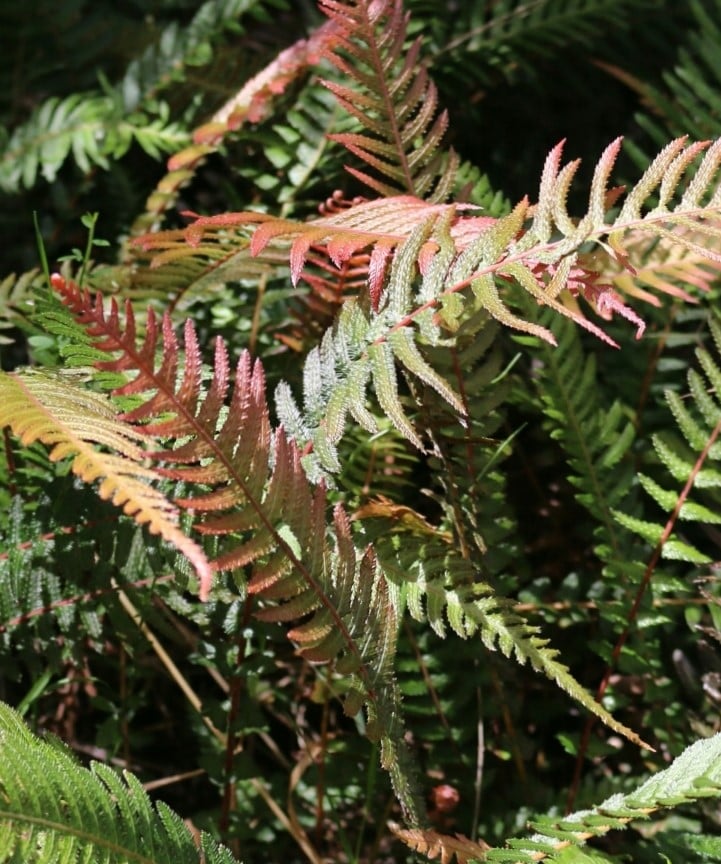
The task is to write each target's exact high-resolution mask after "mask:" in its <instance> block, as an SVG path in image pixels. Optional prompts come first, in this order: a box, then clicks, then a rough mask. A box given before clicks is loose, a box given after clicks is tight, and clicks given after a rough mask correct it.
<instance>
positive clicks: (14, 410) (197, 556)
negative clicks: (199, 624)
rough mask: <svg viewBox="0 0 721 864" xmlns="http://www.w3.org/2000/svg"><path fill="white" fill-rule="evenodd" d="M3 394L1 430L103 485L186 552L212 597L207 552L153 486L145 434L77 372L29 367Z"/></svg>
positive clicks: (5, 382)
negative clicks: (43, 449) (82, 382)
mask: <svg viewBox="0 0 721 864" xmlns="http://www.w3.org/2000/svg"><path fill="white" fill-rule="evenodd" d="M0 394H1V395H2V398H1V399H0V426H3V427H4V426H7V427H9V428H10V429H11V430H12V432H13V433H14V434H15V435H16V436H17V437H18V438H19V439H20V441H21V442H22V443H23V444H24V445H25V446H28V445H29V444H32V443H33V442H35V441H40V442H42V443H43V444H45V445H47V446H48V447H50V448H51V450H50V458H51V459H52V460H53V461H59V460H61V459H66V458H70V459H72V463H71V468H72V471H73V473H74V474H76V475H77V476H78V477H80V478H81V479H82V480H83V481H85V482H86V483H94V482H96V481H99V483H100V485H99V486H98V494H99V495H100V497H101V498H103V499H106V500H110V501H112V502H113V504H115V506H116V507H121V508H122V509H123V512H124V513H126V514H127V515H128V516H132V518H133V519H135V520H136V522H138V523H139V524H141V525H146V526H147V527H148V529H149V530H150V531H151V532H152V533H154V534H159V535H160V536H161V537H162V538H163V539H164V540H166V541H167V542H169V543H172V544H173V545H174V546H175V547H176V548H177V549H178V550H179V551H181V552H182V553H183V554H184V555H185V556H186V557H187V558H188V560H189V561H191V563H192V564H193V566H194V567H195V568H196V570H197V572H198V576H199V578H200V580H201V584H203V585H204V586H206V587H205V591H206V592H207V586H208V585H209V583H210V580H211V578H212V574H211V570H210V566H209V564H208V562H207V560H206V557H205V555H204V553H203V551H202V550H201V548H200V547H199V546H198V545H197V543H195V542H194V541H193V540H191V539H190V538H189V537H187V535H186V534H185V533H184V532H183V531H182V529H181V528H180V525H179V519H178V510H177V507H175V506H173V505H172V504H171V503H170V501H168V499H167V498H166V497H165V495H163V493H162V492H160V491H159V490H158V489H156V488H155V487H154V486H153V485H152V482H153V481H156V482H157V481H158V480H159V479H160V477H159V475H158V473H157V472H156V471H154V470H153V469H151V468H149V467H147V465H146V462H145V460H146V458H147V456H148V453H147V451H146V450H145V449H143V447H141V446H140V444H139V441H141V440H142V439H143V435H142V434H141V433H140V432H139V431H138V430H137V429H136V428H134V427H133V426H132V425H130V424H128V423H126V422H124V421H123V420H122V418H119V417H118V416H117V412H116V410H115V408H114V406H113V405H112V403H111V402H110V400H109V399H108V398H107V397H105V396H103V395H101V394H99V393H93V392H92V391H91V390H89V389H88V388H87V387H83V386H81V385H79V384H78V383H77V381H75V380H73V376H72V375H70V376H69V375H63V374H62V373H53V372H50V371H41V370H31V369H28V370H25V371H20V372H16V373H6V372H0ZM98 446H100V447H103V448H105V450H99V449H97V447H98ZM106 451H109V452H106Z"/></svg>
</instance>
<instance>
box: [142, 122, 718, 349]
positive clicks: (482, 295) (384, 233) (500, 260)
mask: <svg viewBox="0 0 721 864" xmlns="http://www.w3.org/2000/svg"><path fill="white" fill-rule="evenodd" d="M620 146H621V139H616V140H615V141H614V142H613V143H612V144H610V145H609V146H608V147H607V148H606V150H605V152H604V154H603V155H602V157H601V159H600V160H599V162H598V164H597V166H596V170H595V172H594V177H593V181H592V183H591V189H590V195H589V205H588V210H587V212H586V214H585V215H584V216H583V217H582V218H580V219H574V218H572V217H571V215H570V214H569V212H568V210H567V205H566V198H567V195H568V190H569V187H570V185H571V182H572V179H573V176H574V174H575V172H576V171H577V169H578V162H570V163H568V164H567V165H565V166H563V167H562V165H561V152H562V144H559V145H558V146H557V147H555V148H554V149H553V150H552V151H551V153H550V154H549V156H548V158H547V160H546V164H545V167H544V170H543V175H542V178H541V183H540V189H539V196H538V202H537V203H536V205H534V207H533V208H531V207H530V205H529V204H528V202H526V201H522V202H520V204H518V205H517V207H516V208H515V209H514V210H513V212H512V213H510V214H509V215H508V216H505V217H503V218H500V219H490V218H487V217H486V218H484V217H478V216H466V215H462V213H460V212H459V208H458V206H456V207H454V206H453V205H439V204H435V205H434V204H428V203H426V202H423V201H420V200H418V199H416V198H414V197H412V196H401V197H398V198H386V199H381V200H377V201H370V202H364V203H360V204H357V205H356V206H353V207H351V208H349V209H347V210H344V211H342V212H340V213H336V214H334V215H333V216H330V217H322V218H320V219H313V220H309V221H308V222H298V221H293V220H289V219H278V218H274V217H273V216H269V215H267V214H261V213H254V212H250V211H248V212H244V213H235V214H232V213H229V214H224V215H222V216H210V217H201V218H198V219H197V220H196V221H195V222H194V223H193V224H191V225H190V226H189V227H188V228H187V229H186V238H187V240H188V242H189V243H190V244H191V245H193V244H199V243H201V242H202V240H203V237H204V235H205V232H206V231H210V232H211V234H212V233H214V232H217V231H219V230H228V229H241V228H245V229H248V228H250V227H252V226H254V225H257V227H256V228H255V231H254V233H253V236H252V239H251V244H250V250H251V252H252V253H253V254H260V253H261V252H263V253H264V254H265V250H266V247H268V245H269V244H270V243H272V244H273V245H274V246H278V245H279V246H287V243H288V242H290V250H289V252H288V253H287V254H288V259H289V263H290V271H291V277H292V279H293V281H294V282H297V281H298V280H299V279H300V278H301V275H302V273H303V267H304V266H305V262H306V260H307V256H308V253H309V250H310V248H311V246H312V247H313V248H314V249H318V248H319V247H322V248H325V250H326V254H327V255H328V258H329V259H330V260H331V261H332V262H333V263H335V264H336V265H340V264H342V263H343V262H344V261H347V260H348V259H349V258H350V257H351V256H352V255H355V254H356V253H358V252H359V251H361V250H368V251H369V252H370V265H369V278H368V291H369V295H370V299H371V304H372V307H373V310H374V311H379V310H380V308H381V306H382V305H389V306H395V307H396V308H397V307H398V305H399V303H401V302H402V303H403V304H404V310H405V315H404V318H403V320H404V322H405V323H404V325H403V326H405V327H409V326H411V325H412V324H413V323H414V322H415V320H416V319H417V318H428V317H429V315H430V317H433V315H435V314H438V316H439V318H440V320H441V321H442V322H443V323H444V324H445V325H446V326H447V327H450V328H451V329H453V328H455V327H457V326H458V323H459V321H460V320H462V318H464V317H468V316H469V315H472V314H475V313H476V312H477V311H478V309H479V308H482V309H485V310H487V311H488V313H489V314H490V315H491V316H493V317H494V318H496V319H497V320H498V321H500V322H501V323H503V324H505V325H506V326H509V327H512V328H514V329H518V330H521V331H524V332H527V333H531V334H534V335H537V336H540V337H541V338H544V339H547V340H548V341H549V342H551V343H555V339H554V337H553V335H552V334H551V333H550V331H549V330H548V329H547V328H544V327H540V326H538V325H536V324H534V323H533V322H530V321H528V320H525V319H523V318H520V317H519V316H517V315H515V314H514V313H513V312H512V311H511V309H510V307H509V306H508V304H507V303H506V302H505V301H504V296H503V291H502V288H501V287H499V285H502V284H503V283H504V282H506V283H508V282H510V283H514V284H516V285H519V286H520V287H521V289H522V290H523V291H525V292H526V293H528V294H529V295H530V296H532V297H533V298H534V299H535V300H536V302H537V303H539V304H540V305H542V306H544V305H545V306H549V307H550V308H552V309H554V310H555V311H556V312H558V313H559V314H561V315H564V316H566V317H568V318H571V319H572V320H573V321H575V322H576V323H577V324H579V325H580V326H582V327H584V328H585V329H587V330H589V331H590V332H592V333H594V334H595V335H596V336H598V337H599V338H600V339H602V340H604V341H606V342H608V343H609V344H612V345H615V343H614V342H613V341H612V340H611V339H610V338H609V337H608V336H607V335H606V334H605V333H604V331H603V330H602V329H601V328H600V327H598V326H597V325H596V324H594V323H593V322H592V321H590V320H588V319H587V318H586V317H584V316H583V315H582V314H581V313H580V312H579V311H578V310H577V309H576V308H575V302H574V301H575V298H577V297H582V298H584V299H585V300H586V301H588V302H589V303H590V304H591V306H592V307H593V308H595V309H596V310H597V312H598V313H599V314H600V315H601V316H602V317H605V318H608V317H610V316H611V315H613V314H618V315H621V316H622V317H624V318H626V319H628V320H629V321H631V322H632V323H633V324H635V325H636V327H637V332H638V335H639V336H640V335H641V333H642V332H643V329H644V323H643V321H642V320H641V319H640V318H639V317H638V315H637V314H636V313H635V312H634V311H633V310H632V309H630V308H629V307H628V306H626V305H625V304H624V303H623V302H622V300H621V298H620V296H619V295H618V294H617V293H616V292H615V291H614V290H613V289H612V288H611V287H610V286H609V285H608V284H606V283H604V282H603V281H602V280H601V279H600V278H599V270H601V271H602V270H603V267H602V266H601V267H600V266H599V256H601V257H602V256H604V255H606V256H608V257H609V258H610V259H611V260H612V261H613V262H614V263H615V264H617V265H620V266H621V267H622V268H623V269H628V268H629V267H630V266H632V265H631V262H630V261H629V252H630V251H632V249H633V244H634V243H635V242H636V241H637V238H638V237H639V236H640V235H645V236H647V237H648V236H651V237H653V238H655V239H661V240H667V241H668V242H669V243H670V244H673V245H675V246H677V247H679V248H681V249H684V250H686V251H687V252H689V253H690V254H692V255H695V256H698V257H699V258H706V259H710V260H712V261H715V262H717V261H721V250H719V249H718V248H715V247H718V246H719V243H721V186H719V185H718V183H717V182H716V175H717V172H718V167H719V163H720V162H721V139H719V140H718V141H716V142H715V143H714V144H712V145H710V146H709V144H708V142H698V143H694V144H687V143H686V140H685V139H684V138H679V139H677V140H676V141H673V142H672V143H671V144H669V145H668V146H667V147H666V148H664V150H662V151H661V153H659V155H658V156H657V157H656V159H655V160H654V161H653V163H652V164H651V165H650V166H649V168H648V169H647V170H646V172H645V173H644V174H643V176H642V177H641V179H640V181H639V182H638V183H637V184H636V186H634V187H633V188H631V189H630V190H629V191H628V192H627V194H626V197H625V199H624V201H623V203H622V205H621V207H620V209H610V208H609V203H610V202H611V201H612V202H613V203H614V204H616V202H617V198H618V196H617V195H616V194H611V195H609V193H607V185H608V180H609V175H610V171H611V169H612V167H613V164H614V161H615V159H616V156H617V155H618V152H619V149H620ZM704 151H705V152H704ZM701 154H703V158H702V160H701V163H700V164H699V165H698V167H697V168H696V170H695V171H693V172H691V166H692V164H693V163H694V161H696V160H697V159H698V158H700V157H701ZM677 190H680V191H679V192H678V194H677ZM654 196H657V197H654ZM423 226H425V230H426V232H427V236H426V237H425V238H424V240H423V242H422V243H420V244H418V250H417V255H416V261H415V262H414V264H415V265H417V267H418V269H420V271H421V273H422V274H425V273H427V272H429V271H430V270H431V268H432V266H433V262H434V259H435V258H436V257H438V256H440V259H441V260H442V261H443V267H444V270H445V272H444V278H443V279H442V280H437V279H436V280H434V281H433V287H434V288H435V291H434V293H433V294H430V293H429V291H428V288H429V285H428V283H427V284H426V291H425V293H424V295H423V302H421V303H418V302H416V298H411V299H408V282H409V281H410V280H412V279H413V278H414V276H415V272H416V271H415V267H408V266H407V265H406V267H405V268H404V270H405V272H407V275H408V278H407V279H406V281H405V283H404V284H403V285H402V286H401V287H400V288H399V289H398V290H400V297H401V299H400V300H399V299H398V298H397V297H395V296H394V291H393V288H391V287H390V286H389V281H388V280H389V277H388V276H387V275H386V274H388V273H389V272H390V263H391V261H392V260H393V258H394V256H396V255H397V254H398V251H399V249H400V248H402V247H403V244H404V241H406V240H408V239H409V238H410V236H411V235H412V234H413V232H415V231H416V230H418V229H421V230H423ZM178 237H179V235H178V234H173V235H171V236H166V238H164V242H166V243H168V242H175V240H176V239H177V238H178ZM141 242H142V243H145V244H147V245H151V244H153V243H154V242H155V241H153V239H152V235H151V236H150V237H147V238H141ZM589 244H590V245H591V246H592V247H595V248H593V249H591V250H588V251H587V246H588V245H589ZM627 244H630V245H629V246H628V248H627ZM436 266H439V265H438V264H436ZM394 287H395V286H394ZM662 290H665V289H664V288H662ZM399 318H400V316H399ZM396 329H398V328H396ZM393 332H395V330H394V331H393ZM378 338H379V339H384V338H387V337H383V336H382V335H381V334H379V337H378Z"/></svg>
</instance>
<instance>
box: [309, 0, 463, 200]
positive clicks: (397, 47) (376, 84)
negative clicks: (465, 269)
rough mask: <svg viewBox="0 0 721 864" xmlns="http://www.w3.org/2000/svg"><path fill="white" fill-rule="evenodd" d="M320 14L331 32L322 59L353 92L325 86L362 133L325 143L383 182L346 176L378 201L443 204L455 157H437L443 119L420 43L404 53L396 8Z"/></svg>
mask: <svg viewBox="0 0 721 864" xmlns="http://www.w3.org/2000/svg"><path fill="white" fill-rule="evenodd" d="M320 8H321V10H322V11H323V12H325V14H326V15H328V16H329V18H330V19H331V20H332V21H333V22H334V23H335V24H336V27H337V31H336V33H335V34H334V37H333V40H332V42H331V43H330V47H329V48H326V49H325V50H324V52H323V53H324V55H325V56H326V57H327V59H328V60H330V62H331V63H333V64H334V65H335V66H336V67H337V68H338V69H339V70H340V72H342V73H343V74H344V75H345V76H346V78H347V79H348V80H350V81H352V82H353V85H354V86H349V85H347V84H339V83H336V82H334V81H326V82H325V85H326V87H328V89H329V90H331V92H332V93H333V94H334V95H335V97H336V98H337V100H338V102H339V104H340V105H341V106H342V107H343V108H344V109H345V111H347V112H348V113H349V114H350V115H351V116H352V117H354V118H355V119H356V120H357V121H358V122H359V123H360V124H361V126H362V127H364V129H366V130H367V131H366V132H365V133H357V132H343V133H335V134H333V135H331V138H332V140H334V141H337V142H338V143H339V144H342V145H343V146H344V147H346V149H347V150H349V151H350V152H351V153H353V154H354V155H355V156H358V157H359V158H360V159H362V160H363V161H364V162H365V163H366V164H367V165H369V166H370V167H371V168H372V169H374V171H375V172H377V174H378V175H380V177H381V178H382V179H377V177H376V176H372V175H370V174H368V173H367V172H366V171H359V170H358V169H356V168H352V167H348V171H349V172H350V173H351V174H353V176H354V177H356V178H357V179H358V180H360V181H361V182H362V183H364V184H365V185H367V186H369V187H370V188H371V189H373V190H374V191H375V192H377V193H378V194H379V195H383V196H393V195H397V194H398V193H403V192H405V193H407V194H410V195H415V196H418V197H419V198H427V199H428V200H433V201H442V200H444V199H445V198H446V197H447V196H448V193H449V191H450V189H451V188H452V185H453V175H454V173H455V169H456V167H457V160H456V157H455V155H454V154H452V153H451V154H450V155H449V156H448V157H447V158H445V159H444V157H443V156H440V157H439V156H437V154H436V151H437V150H438V148H439V146H440V143H441V140H442V138H443V134H444V133H445V130H446V127H447V125H448V115H447V113H446V112H445V111H444V112H440V113H439V111H438V93H437V90H436V87H435V85H434V84H433V82H432V81H431V80H430V79H429V77H428V73H427V72H426V70H425V68H424V67H423V66H422V65H421V63H420V60H419V56H420V49H421V40H420V39H417V40H416V41H415V42H413V43H412V45H410V47H407V45H406V41H407V40H406V27H407V22H408V16H407V15H405V14H404V12H403V4H402V2H401V0H382V2H380V3H379V2H370V0H320ZM434 187H435V188H434Z"/></svg>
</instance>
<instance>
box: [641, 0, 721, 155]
mask: <svg viewBox="0 0 721 864" xmlns="http://www.w3.org/2000/svg"><path fill="white" fill-rule="evenodd" d="M688 8H689V11H690V13H691V17H692V23H691V22H690V24H689V25H688V26H687V29H686V31H685V33H684V39H683V41H682V43H681V47H680V49H679V51H678V56H677V58H676V62H675V63H674V68H673V70H667V71H666V72H665V73H664V75H663V82H664V84H665V87H664V88H661V87H651V86H649V85H640V86H639V90H640V92H641V95H642V96H643V99H644V102H645V103H646V104H647V105H648V106H649V108H650V109H651V111H650V112H649V113H639V114H638V115H637V118H636V119H637V122H638V124H639V125H640V126H641V127H642V128H643V129H645V130H646V131H647V132H648V133H649V135H650V136H651V139H652V140H653V141H658V140H663V139H665V138H666V137H667V136H668V134H669V132H670V133H671V134H672V135H691V136H693V137H694V138H698V139H704V138H716V137H718V135H719V133H721V122H719V112H720V111H721V97H720V96H719V90H718V88H719V83H721V75H720V74H719V69H718V65H717V64H716V62H715V60H714V58H715V54H714V50H715V46H716V45H718V40H719V39H721V6H719V4H718V2H717V0H711V2H699V0H690V2H689V4H688ZM651 112H652V113H651ZM663 127H665V128H663Z"/></svg>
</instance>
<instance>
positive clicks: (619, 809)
mask: <svg viewBox="0 0 721 864" xmlns="http://www.w3.org/2000/svg"><path fill="white" fill-rule="evenodd" d="M720 795H721V735H714V736H713V737H712V738H707V739H702V740H700V741H696V743H695V744H692V745H691V746H690V747H688V748H687V749H686V750H684V752H683V753H682V754H681V755H680V756H678V757H677V758H676V759H675V760H674V761H673V762H672V763H671V765H670V766H669V767H668V768H666V769H665V770H664V771H660V772H659V773H658V774H655V775H653V776H652V777H650V778H649V779H648V780H646V782H645V783H643V784H642V785H641V786H639V787H638V788H637V789H636V790H634V791H633V792H630V793H628V794H620V793H619V794H617V795H614V796H612V797H611V798H608V799H607V800H606V801H604V802H603V803H602V804H599V805H598V806H597V807H594V808H593V809H592V810H583V811H579V812H577V813H572V814H571V815H570V816H567V817H565V818H564V819H558V818H555V817H543V818H541V819H536V820H534V821H533V822H531V827H532V828H534V829H535V830H536V831H537V832H538V833H536V834H533V835H532V836H531V837H529V838H528V839H518V840H510V841H508V842H507V847H506V848H504V849H500V848H499V849H491V850H489V851H488V852H487V853H486V856H485V858H484V859H482V860H485V861H488V862H494V864H519V862H523V864H534V862H537V861H570V860H573V859H572V858H569V857H568V856H567V855H566V854H565V853H566V851H567V850H568V849H569V847H579V846H583V844H585V843H586V841H588V840H590V839H591V838H593V837H602V836H603V835H604V834H607V833H608V832H609V831H613V830H619V829H623V828H625V827H626V826H627V825H628V824H629V823H630V822H631V821H632V820H637V819H648V818H649V816H650V815H651V814H652V813H654V812H655V811H656V810H660V809H661V808H665V807H677V806H679V805H682V804H686V803H689V802H692V801H698V800H700V799H702V798H706V797H713V798H716V797H719V796H720Z"/></svg>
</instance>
